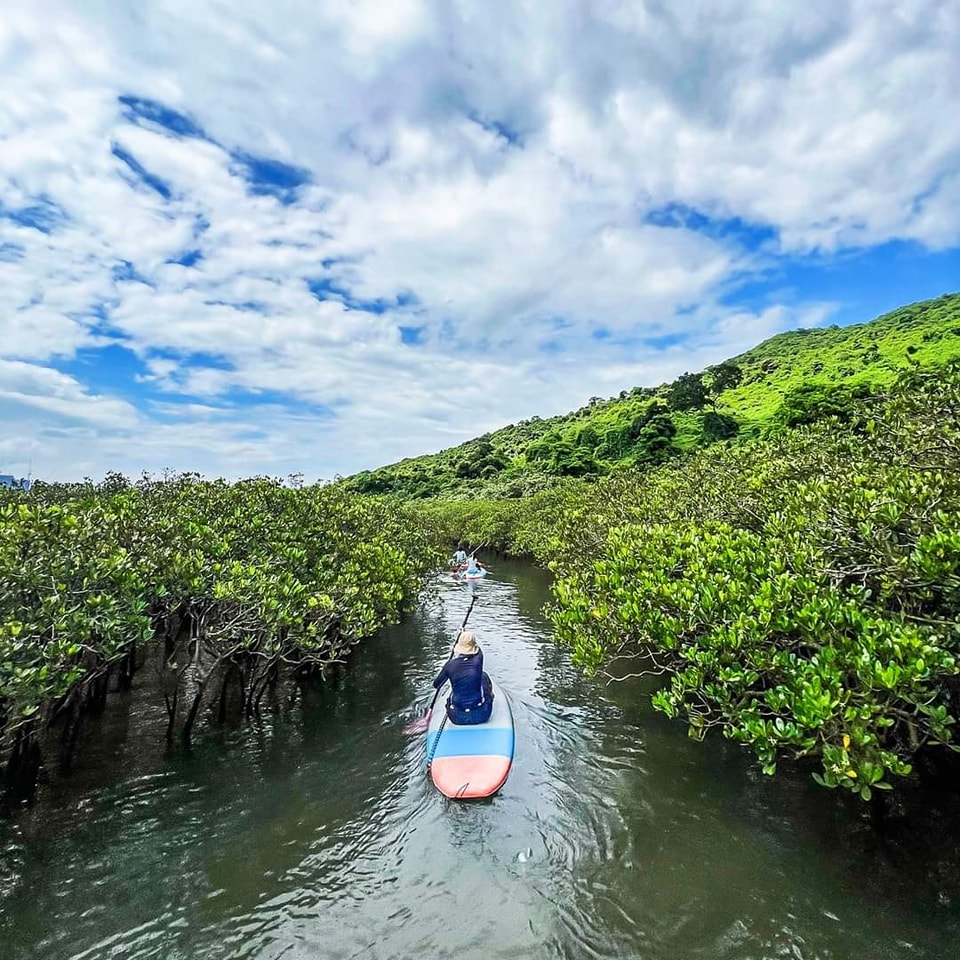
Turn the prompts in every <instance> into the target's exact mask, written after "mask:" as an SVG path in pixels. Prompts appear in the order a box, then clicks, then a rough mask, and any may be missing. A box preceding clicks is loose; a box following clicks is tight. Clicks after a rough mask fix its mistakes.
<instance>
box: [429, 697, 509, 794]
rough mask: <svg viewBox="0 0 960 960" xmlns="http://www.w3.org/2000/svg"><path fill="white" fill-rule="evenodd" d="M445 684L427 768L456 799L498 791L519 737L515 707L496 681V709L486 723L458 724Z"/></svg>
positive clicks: (431, 735) (432, 719)
mask: <svg viewBox="0 0 960 960" xmlns="http://www.w3.org/2000/svg"><path fill="white" fill-rule="evenodd" d="M448 689H449V688H447V687H445V688H444V689H443V690H442V691H441V693H440V696H439V697H438V698H437V705H436V709H434V711H433V715H432V716H431V717H430V726H429V728H428V729H427V769H428V770H429V772H430V778H431V779H432V780H433V783H434V785H435V786H436V788H437V789H438V790H439V791H440V792H441V793H442V794H444V795H445V796H447V797H452V798H453V799H455V800H468V799H479V798H480V797H489V796H492V795H493V794H495V793H496V792H497V791H498V790H499V789H500V788H501V787H502V786H503V785H504V783H506V780H507V777H508V776H509V774H510V767H511V766H512V765H513V751H514V746H515V741H516V737H515V734H514V727H513V711H512V710H511V709H510V701H509V700H507V696H506V694H505V693H504V692H503V690H502V689H501V688H500V687H498V686H497V684H496V683H493V711H492V713H491V714H490V719H489V720H488V721H487V722H486V723H477V724H472V725H470V726H458V725H456V724H454V723H451V722H450V721H449V720H447V719H446V716H447V712H446V709H445V708H444V702H445V701H446V697H447V690H448Z"/></svg>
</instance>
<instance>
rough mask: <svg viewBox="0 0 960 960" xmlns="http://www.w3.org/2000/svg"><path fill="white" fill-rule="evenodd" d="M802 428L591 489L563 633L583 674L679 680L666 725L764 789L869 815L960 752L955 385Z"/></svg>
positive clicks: (564, 600) (562, 572) (566, 548)
mask: <svg viewBox="0 0 960 960" xmlns="http://www.w3.org/2000/svg"><path fill="white" fill-rule="evenodd" d="M859 411H860V408H859V407H856V406H852V407H851V408H850V418H851V420H852V421H853V426H852V427H850V428H848V429H844V428H841V427H839V426H838V425H837V424H832V425H829V426H823V425H819V426H815V427H808V428H803V429H799V430H795V431H793V432H790V433H787V434H783V435H781V436H778V437H775V438H771V439H767V440H759V441H750V442H747V443H743V444H740V445H739V446H737V447H731V448H727V449H724V450H718V451H711V452H709V453H704V454H700V455H698V456H696V457H693V458H690V459H689V460H687V461H686V462H685V463H684V464H683V465H680V466H677V467H675V468H668V469H662V470H660V471H656V472H653V473H647V474H645V475H643V476H642V477H640V476H638V475H633V476H630V475H627V474H624V475H620V476H617V477H611V478H609V479H607V480H604V481H602V482H601V483H600V484H598V485H596V486H595V487H593V488H592V489H589V490H588V489H587V488H582V495H581V496H580V497H578V498H575V499H574V501H573V504H572V508H571V509H568V510H567V512H566V513H565V514H564V516H563V517H562V518H561V519H560V520H559V522H558V523H557V524H556V525H555V530H556V531H557V534H558V536H557V537H556V547H555V550H554V552H553V554H552V556H551V569H552V570H553V571H554V573H555V576H556V579H555V582H554V587H553V593H554V605H553V609H552V617H553V621H554V625H555V629H556V632H557V636H558V638H559V639H560V640H562V641H563V642H565V643H566V644H568V645H569V646H570V648H571V649H572V652H573V656H574V659H575V660H576V661H577V662H578V663H580V664H581V665H582V666H584V667H585V668H586V669H588V670H589V671H591V672H593V671H597V670H601V669H603V668H604V666H605V665H606V664H608V663H609V662H610V661H611V660H613V659H614V658H616V659H617V660H618V661H620V662H622V661H623V660H624V659H633V660H634V661H635V662H636V667H635V668H634V667H631V668H630V669H631V671H632V672H641V673H642V672H653V673H666V675H667V676H668V678H669V681H668V683H667V685H666V686H665V687H664V688H662V689H661V690H659V691H658V692H657V693H656V694H655V695H654V697H653V704H654V706H655V707H656V709H658V710H661V711H662V712H664V713H666V714H667V715H668V716H671V717H677V718H679V717H684V718H685V719H686V720H687V722H688V727H689V730H690V732H691V735H694V736H696V737H698V738H699V737H701V736H703V734H704V733H705V732H706V730H707V729H708V728H709V727H711V726H715V727H719V728H720V729H721V730H722V731H723V732H724V734H725V735H726V736H728V737H730V738H731V739H734V740H736V741H738V742H740V743H743V744H745V745H748V746H749V747H750V748H751V749H752V750H753V751H754V753H755V754H756V756H757V758H758V760H759V762H760V763H761V765H762V767H763V769H764V772H766V773H773V772H774V770H775V769H776V763H777V759H778V757H780V756H781V755H783V754H786V755H793V756H808V757H816V758H819V760H820V763H821V767H822V769H821V771H820V772H819V773H818V774H817V781H818V782H819V783H821V784H822V785H824V786H827V787H830V788H841V789H845V790H849V791H852V792H854V793H857V794H858V795H859V796H860V797H861V798H863V799H865V800H867V799H870V798H871V797H872V795H873V791H875V790H878V789H879V790H886V789H890V787H891V784H890V782H889V779H888V778H889V777H890V776H902V775H905V774H906V773H908V772H909V771H910V764H909V763H908V760H909V758H910V757H911V756H912V755H914V754H915V753H916V752H917V751H918V750H921V749H924V747H925V746H926V745H928V744H937V743H946V744H948V745H949V744H950V740H951V737H952V730H953V727H954V725H955V718H954V716H953V715H952V714H951V708H950V695H949V690H950V685H951V684H952V683H953V682H954V678H955V677H956V675H957V673H958V665H957V648H958V645H960V631H958V630H957V629H956V623H957V621H958V620H960V370H952V371H941V372H939V373H938V374H936V375H934V376H930V375H927V376H920V375H912V376H911V377H910V378H909V380H906V381H904V382H902V383H901V384H900V385H899V386H898V387H897V388H896V389H895V390H894V391H893V392H892V393H891V395H890V396H889V397H888V398H887V399H886V400H885V402H884V404H882V405H881V404H878V403H876V402H874V403H873V405H872V407H871V417H870V420H871V422H872V424H873V426H872V427H871V428H870V429H864V430H860V429H859V428H858V427H857V423H858V422H859V421H858V419H857V418H858V417H860V416H861V414H860V412H859Z"/></svg>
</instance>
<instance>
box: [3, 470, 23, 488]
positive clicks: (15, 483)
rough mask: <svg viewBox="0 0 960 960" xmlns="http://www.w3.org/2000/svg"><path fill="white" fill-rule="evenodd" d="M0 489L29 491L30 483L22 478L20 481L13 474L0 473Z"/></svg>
mask: <svg viewBox="0 0 960 960" xmlns="http://www.w3.org/2000/svg"><path fill="white" fill-rule="evenodd" d="M0 487H7V488H8V489H10V490H29V489H30V481H29V480H25V479H23V478H22V477H21V478H20V479H19V480H18V479H17V478H16V477H15V476H14V475H13V474H12V473H0Z"/></svg>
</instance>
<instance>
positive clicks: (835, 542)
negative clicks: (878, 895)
mask: <svg viewBox="0 0 960 960" xmlns="http://www.w3.org/2000/svg"><path fill="white" fill-rule="evenodd" d="M811 345H812V346H811ZM510 438H512V440H511V439H510ZM508 441H509V442H510V443H513V447H510V445H509V443H508ZM521 447H522V449H521ZM511 450H513V453H511ZM425 477H426V478H432V479H430V482H429V483H425V480H424V478H425ZM411 478H413V479H411ZM425 490H428V491H432V492H431V495H429V496H425V495H424V491H425ZM457 541H459V542H464V543H469V544H471V545H485V546H486V547H488V548H496V549H498V550H500V551H502V552H504V553H507V554H510V555H513V556H516V557H520V558H526V559H531V560H533V561H534V562H536V563H538V564H540V565H543V566H546V567H547V568H549V569H550V570H551V571H552V573H553V577H554V579H553V585H552V597H553V599H552V602H551V605H550V608H549V611H548V612H549V614H550V617H551V619H552V622H553V625H554V628H555V631H556V636H557V639H558V640H559V641H560V642H562V643H564V644H565V645H567V646H568V647H569V648H570V650H571V652H572V656H573V659H574V661H575V662H576V663H577V664H578V665H579V666H581V667H582V668H583V669H585V670H587V671H588V672H592V673H600V674H604V675H606V676H608V677H611V678H613V679H619V678H623V677H625V676H637V675H642V676H646V675H652V676H655V677H658V678H659V680H658V682H657V685H656V689H655V690H654V692H653V693H652V702H653V706H654V707H655V708H656V709H657V710H660V711H662V712H663V713H665V714H667V715H668V716H670V717H674V718H677V719H679V720H682V721H684V722H685V723H686V725H687V728H688V731H689V733H690V735H691V736H692V737H694V738H696V739H702V738H703V737H705V736H706V734H707V733H708V732H709V731H710V730H717V731H719V732H721V733H722V735H724V736H726V737H728V738H730V739H732V740H734V741H735V742H738V743H741V744H743V745H744V746H746V747H748V748H749V749H750V750H752V751H753V753H754V754H755V756H756V758H757V760H758V762H759V764H760V766H761V767H762V769H763V770H764V772H765V773H767V774H771V775H772V774H774V773H775V772H776V769H777V764H778V763H780V762H781V761H784V760H796V759H800V760H802V761H803V762H804V763H807V764H809V765H811V766H812V768H813V776H814V777H815V779H816V780H817V782H818V783H820V784H821V785H823V786H825V787H828V788H833V789H840V790H842V791H847V792H851V793H853V794H855V795H857V796H859V797H860V798H861V799H863V800H876V799H877V798H878V797H880V796H881V795H883V793H884V791H889V790H891V789H892V788H894V787H895V786H896V785H898V784H903V783H904V782H905V779H904V778H912V779H913V780H915V779H916V778H917V776H918V775H920V774H931V775H932V776H933V777H939V778H940V779H941V780H942V779H943V774H944V773H945V772H946V771H949V770H956V768H957V766H956V764H955V763H953V762H952V755H953V753H954V751H956V749H957V743H956V742H955V740H956V737H955V728H956V722H957V719H958V718H960V650H958V648H960V628H958V625H957V624H958V620H960V295H951V296H946V297H941V298H939V299H938V300H933V301H927V302H926V303H922V304H914V305H912V306H909V307H904V308H902V309H901V310H898V311H894V312H893V313H891V314H888V315H886V316H885V317H882V318H879V319H878V320H877V321H875V322H874V323H873V324H865V325H861V326H859V327H851V328H845V329H843V330H839V329H832V330H830V329H828V330H811V331H794V332H793V333H790V334H783V335H780V336H779V337H775V338H773V339H772V340H770V341H768V342H767V343H766V344H761V345H760V346H758V347H757V348H755V349H754V350H753V351H749V352H748V353H747V354H743V355H741V356H740V357H738V358H734V360H732V361H729V362H727V363H724V364H719V365H717V366H715V367H712V368H710V369H709V370H708V371H705V372H704V373H703V374H684V375H683V376H681V377H680V378H678V379H677V380H676V381H674V382H673V383H672V384H667V385H664V386H663V387H660V388H637V389H635V390H634V391H630V392H627V391H624V392H623V394H621V396H620V397H619V398H613V399H611V400H609V401H601V400H599V399H598V398H594V400H593V401H591V403H590V404H589V405H588V406H587V407H584V408H581V410H579V411H576V412H575V413H573V414H570V415H569V416H568V417H560V418H553V419H552V420H550V421H537V420H536V418H535V420H533V421H525V422H524V424H521V425H518V426H517V427H510V428H505V429H504V430H503V431H499V432H497V433H494V434H488V435H485V437H482V438H478V440H476V441H471V443H469V444H464V445H461V446H460V447H458V448H454V450H453V451H445V452H444V453H442V454H438V455H435V456H434V457H433V458H430V457H421V458H417V459H416V460H414V461H404V462H403V463H402V464H397V465H393V466H391V467H386V468H382V469H381V470H379V471H372V472H368V473H366V474H358V475H356V476H354V477H350V478H346V479H344V480H341V481H339V482H337V483H334V484H330V485H317V486H307V487H303V486H300V485H297V484H294V485H292V486H285V485H284V484H283V483H281V482H279V481H276V480H269V479H264V478H255V479H252V480H246V481H241V482H238V483H227V482H224V481H206V480H203V479H201V478H199V477H197V476H195V475H189V474H188V475H178V476H172V477H167V478H164V479H162V480H154V479H151V478H148V477H145V478H143V479H142V480H141V481H140V482H137V483H130V482H129V481H127V480H126V478H124V477H121V476H119V475H108V477H107V478H106V479H105V480H104V481H103V482H102V483H99V484H94V483H92V482H85V483H82V484H65V485H64V484H44V483H39V482H38V483H37V484H35V486H34V488H33V489H32V490H31V491H30V492H29V493H28V492H24V491H0V583H2V584H3V589H2V592H0V762H2V767H0V770H2V783H0V786H2V787H3V788H4V790H5V792H6V794H7V795H8V796H9V797H12V798H16V797H24V796H29V795H30V793H31V791H32V790H33V789H34V787H35V785H36V783H37V779H38V777H39V776H40V775H41V769H42V767H43V765H45V764H46V765H49V764H52V763H54V762H56V763H59V764H60V766H61V767H62V768H68V767H69V765H70V762H71V758H72V756H73V753H74V749H75V746H76V743H77V739H78V735H79V731H80V728H81V726H82V723H83V720H84V717H85V716H87V715H89V714H90V713H96V712H98V711H102V710H103V708H104V704H105V702H106V697H107V691H108V690H110V689H111V688H114V689H115V688H118V687H119V688H123V687H124V686H129V684H130V683H131V681H132V678H133V675H134V671H135V670H136V669H137V667H138V666H139V665H140V664H141V663H142V662H143V660H144V654H145V651H146V649H147V648H150V650H152V651H153V652H155V653H156V655H157V656H158V658H159V662H160V663H161V667H160V669H159V671H158V672H159V689H158V691H157V696H158V697H159V698H160V699H161V701H162V702H163V703H164V704H165V707H166V717H167V725H166V730H165V731H158V736H161V737H162V736H164V735H165V736H166V738H167V739H168V740H169V741H171V742H178V741H179V742H182V743H184V744H187V745H189V742H190V740H191V737H192V736H193V735H194V733H195V731H196V729H197V728H198V726H199V725H201V724H209V723H212V724H218V723H223V722H225V721H226V720H228V719H230V718H244V717H256V716H258V715H259V711H260V709H261V704H263V703H264V702H270V701H271V699H275V698H276V696H277V690H278V686H279V685H284V684H288V682H292V683H293V686H294V688H295V687H296V683H297V682H298V681H300V680H304V679H305V678H307V677H310V676H313V675H317V674H321V675H322V674H323V672H324V671H325V670H329V669H330V668H331V667H333V666H336V665H338V664H340V663H342V662H343V660H344V658H345V656H346V654H347V653H348V652H349V650H350V649H351V648H352V647H353V646H354V645H355V644H356V643H358V642H359V641H360V640H361V639H362V638H363V637H366V636H369V635H371V634H372V633H373V632H375V631H376V630H377V629H378V628H379V627H380V626H382V625H384V624H386V623H390V622H393V621H395V620H396V619H397V618H398V617H399V616H400V615H401V613H402V611H403V609H404V608H405V607H406V606H407V605H409V604H410V603H412V602H415V601H416V598H417V597H418V595H419V594H420V592H421V591H422V589H423V587H424V585H425V583H426V581H427V579H428V578H429V576H430V575H431V574H432V573H433V572H435V571H436V570H437V569H438V568H439V567H440V566H441V565H442V563H443V561H444V560H445V558H446V556H447V548H448V546H449V545H450V544H451V543H454V542H457ZM874 806H875V807H876V806H877V805H876V804H874Z"/></svg>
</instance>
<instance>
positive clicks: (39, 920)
mask: <svg viewBox="0 0 960 960" xmlns="http://www.w3.org/2000/svg"><path fill="white" fill-rule="evenodd" d="M496 566H497V574H496V579H494V580H492V581H487V582H484V583H483V584H481V585H480V587H479V590H480V593H481V598H480V601H479V602H478V604H477V606H476V608H475V610H474V613H473V615H472V617H471V625H472V627H473V628H474V629H475V630H476V631H477V632H478V634H479V637H480V640H481V643H482V644H483V646H484V650H485V656H486V666H487V669H488V670H489V671H490V673H491V674H492V675H494V676H495V677H496V679H497V680H498V681H499V683H500V684H501V686H502V687H503V689H504V690H505V691H506V692H507V693H508V695H509V696H510V698H511V703H512V705H513V710H514V714H515V716H516V719H517V724H518V747H517V759H516V765H515V767H514V770H513V773H512V774H511V777H510V779H509V781H508V782H507V785H506V787H505V788H504V789H503V791H502V792H501V794H500V795H499V796H497V797H496V798H494V799H493V800H492V801H488V802H480V803H473V804H457V803H454V802H451V801H448V800H445V799H444V798H443V797H441V796H439V795H438V794H437V793H436V792H435V791H434V790H433V788H432V787H431V785H430V783H429V781H428V780H427V778H426V777H425V775H424V770H423V762H424V753H423V749H424V745H423V742H422V739H421V738H414V739H411V738H409V737H405V736H404V734H403V725H404V722H405V721H406V720H407V719H408V718H409V715H410V710H411V708H412V706H413V704H414V702H415V701H416V700H417V699H418V698H421V699H422V698H423V697H424V696H425V695H426V692H427V688H428V684H429V680H430V679H431V678H432V676H433V673H434V671H435V669H436V668H437V666H438V665H439V663H440V662H442V660H443V658H444V656H445V654H446V651H447V649H448V645H449V638H450V634H451V631H452V630H453V629H454V628H455V627H456V625H457V624H458V623H459V621H460V619H461V618H462V616H463V612H464V610H465V608H466V604H467V598H466V596H465V594H464V593H463V592H462V591H460V590H459V588H456V587H455V586H453V585H452V584H445V585H443V586H442V588H441V592H442V602H438V603H435V604H433V605H430V606H428V607H426V608H425V609H424V610H423V611H421V612H420V613H418V614H417V615H416V616H414V617H412V618H411V619H410V620H409V621H408V622H407V623H406V624H404V625H402V626H401V627H398V628H396V629H394V630H391V631H389V632H388V633H387V634H386V635H385V636H383V637H381V638H379V639H377V640H376V641H373V642H371V643H370V644H369V645H368V646H367V648H366V649H365V650H364V651H363V652H362V654H361V655H360V657H359V660H358V663H357V664H356V666H355V668H354V669H353V670H352V671H351V672H350V673H349V675H347V676H346V677H345V678H344V679H343V681H342V683H340V685H339V686H338V688H337V689H335V690H333V689H332V690H324V691H322V692H320V693H317V694H316V696H315V697H312V698H311V702H310V703H308V704H305V705H300V706H298V707H296V708H295V709H294V710H292V711H291V712H290V713H289V715H287V716H284V717H283V718H275V719H273V720H271V721H270V722H269V723H266V724H265V725H264V726H262V727H260V728H251V727H248V728H245V729H243V730H236V731H233V732H232V733H231V734H230V735H229V736H228V737H227V738H226V739H225V740H223V739H220V738H217V737H215V736H208V737H206V738H205V739H204V740H203V742H202V743H200V744H199V746H198V748H197V749H196V750H195V751H194V753H193V755H192V756H190V757H187V758H185V757H174V758H165V757H164V756H163V751H162V745H161V744H159V743H158V740H159V738H160V736H161V731H162V717H161V716H160V712H159V711H158V710H157V707H156V705H155V703H154V701H153V699H152V698H151V697H147V696H146V695H145V694H146V691H141V693H140V694H138V695H136V697H135V699H134V704H133V706H132V708H131V712H130V715H129V717H125V718H123V719H121V720H119V721H118V720H117V717H116V714H114V717H113V719H111V720H110V721H109V728H108V729H106V730H105V736H104V737H103V739H102V741H101V745H100V747H99V748H98V750H96V751H90V752H88V753H87V754H86V755H85V757H84V760H83V767H82V769H81V771H80V772H79V773H78V775H77V776H75V777H74V778H73V779H72V780H71V781H70V782H69V784H68V785H67V786H66V787H60V788H58V789H57V790H56V791H54V792H53V793H52V795H48V796H47V797H46V798H45V799H44V800H43V802H42V803H40V804H38V805H37V807H35V808H34V809H33V810H32V811H30V812H28V813H27V814H25V815H23V816H20V817H19V818H17V819H16V820H15V821H14V822H12V823H7V824H5V825H0V850H2V853H0V858H2V859H0V911H2V917H0V958H3V960H26V958H31V960H65V958H99V957H109V958H147V957H150V958H163V960H173V958H184V960H212V958H228V957H229V958H240V957H249V958H254V957H255V958H258V960H266V958H280V957H283V958H287V960H294V958H308V957H309V958H344V960H346V958H355V957H356V958H359V957H364V958H405V957H427V956H429V957H455V958H458V960H470V958H491V957H511V958H514V957H565V958H578V960H579V958H599V957H610V958H626V957H637V958H650V960H687V958H691V960H693V958H698V960H699V958H703V960H748V958H749V960H754V958H774V957H788V958H802V960H813V958H842V960H846V958H851V960H853V958H857V960H875V958H876V960H880V958H903V957H907V958H909V957H922V958H937V960H940V958H943V960H948V958H954V957H958V956H960V946H958V942H960V939H958V938H960V905H958V904H957V903H956V902H955V901H954V900H953V899H951V897H950V896H949V895H948V894H945V893H944V889H945V884H944V878H943V877H941V876H938V873H937V864H936V863H933V862H931V863H925V862H924V861H923V859H922V858H918V857H917V856H915V855H913V856H910V855H908V854H907V852H906V851H907V848H909V847H911V844H909V843H907V844H905V843H903V842H900V843H899V845H897V844H894V845H891V844H889V843H888V842H881V841H880V840H878V839H877V837H876V836H875V835H874V834H873V833H872V831H871V830H870V829H869V828H868V827H867V826H866V825H865V824H864V823H862V822H861V821H859V820H858V819H857V818H856V817H851V816H850V815H849V811H846V812H844V811H843V810H840V809H838V807H837V805H836V804H835V803H833V802H832V800H831V798H829V797H825V796H824V795H823V794H822V791H819V790H817V789H815V788H811V787H810V786H809V785H808V781H807V779H806V778H805V777H804V776H802V775H800V774H796V775H788V776H786V777H784V778H778V779H777V780H776V781H773V782H771V781H770V780H768V779H766V778H763V777H761V776H759V775H758V774H757V773H756V772H755V770H754V768H752V767H751V766H750V765H749V763H748V762H747V759H746V757H745V756H744V755H743V754H742V753H741V752H740V751H738V750H737V749H736V748H734V747H731V746H729V745H727V744H725V743H724V742H723V741H721V740H719V739H718V740H716V741H715V742H712V743H707V744H695V743H692V742H690V741H689V740H688V739H687V738H686V736H685V733H684V729H683V727H682V725H676V724H671V723H669V722H668V721H666V720H665V719H663V718H662V717H659V716H657V715H655V714H653V713H652V712H651V710H650V708H649V707H648V706H647V702H646V699H645V698H644V697H643V696H642V692H641V691H640V690H639V689H638V687H637V686H636V685H632V686H631V685H617V686H614V687H612V688H611V687H607V686H604V685H603V684H601V683H599V682H594V681H587V680H584V679H583V678H582V677H580V676H579V675H578V673H577V672H576V671H575V670H574V669H573V668H571V666H570V665H569V662H568V660H567V658H566V656H565V654H564V653H563V652H562V651H561V650H559V649H557V648H556V647H555V646H554V645H553V644H552V642H551V641H550V638H549V633H548V631H547V628H546V625H545V624H544V622H543V620H542V618H541V616H540V614H539V608H540V606H541V604H542V602H543V600H544V598H545V595H546V583H545V580H544V578H543V576H542V575H541V574H540V573H539V572H537V571H535V570H531V569H530V568H527V567H524V566H519V565H510V564H507V563H499V564H497V565H496ZM118 724H119V726H120V729H118ZM117 757H119V758H120V762H122V763H123V765H124V773H122V774H121V773H111V770H115V769H116V766H117V764H116V762H115V758H117ZM931 829H934V828H933V827H931ZM918 839H923V838H918ZM934 847H935V844H934Z"/></svg>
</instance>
